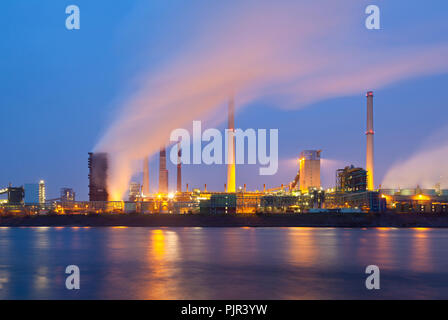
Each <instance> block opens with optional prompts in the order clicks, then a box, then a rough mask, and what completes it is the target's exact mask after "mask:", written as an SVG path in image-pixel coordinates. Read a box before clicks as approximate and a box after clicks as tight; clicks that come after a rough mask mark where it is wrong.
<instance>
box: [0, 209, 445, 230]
mask: <svg viewBox="0 0 448 320" xmlns="http://www.w3.org/2000/svg"><path fill="white" fill-rule="evenodd" d="M117 226H124V227H327V228H328V227H339V228H375V227H395V228H415V227H422V228H423V227H424V228H448V215H441V214H422V213H420V214H417V213H393V212H390V213H389V212H387V213H304V214H257V215H255V214H252V215H243V214H238V215H236V214H232V215H230V214H227V215H224V214H222V215H210V214H209V215H200V214H88V215H83V214H76V215H36V216H17V215H10V216H0V227H117Z"/></svg>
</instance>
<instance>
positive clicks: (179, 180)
mask: <svg viewBox="0 0 448 320" xmlns="http://www.w3.org/2000/svg"><path fill="white" fill-rule="evenodd" d="M181 157H182V150H181V148H180V141H179V142H178V143H177V192H182V164H181Z"/></svg>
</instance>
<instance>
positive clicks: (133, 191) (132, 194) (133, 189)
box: [129, 182, 142, 201]
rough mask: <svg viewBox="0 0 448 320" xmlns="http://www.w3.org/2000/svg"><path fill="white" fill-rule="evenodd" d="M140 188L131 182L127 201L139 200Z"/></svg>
mask: <svg viewBox="0 0 448 320" xmlns="http://www.w3.org/2000/svg"><path fill="white" fill-rule="evenodd" d="M141 190H142V186H141V185H140V183H138V182H131V183H130V185H129V201H137V200H138V199H139V198H141V196H142V194H141Z"/></svg>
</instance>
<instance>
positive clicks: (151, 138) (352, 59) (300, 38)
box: [95, 0, 448, 199]
mask: <svg viewBox="0 0 448 320" xmlns="http://www.w3.org/2000/svg"><path fill="white" fill-rule="evenodd" d="M297 2H298V1H288V0H280V1H275V2H274V1H263V0H261V1H238V2H236V1H231V3H229V4H228V6H229V8H231V10H230V9H229V8H227V10H220V11H219V12H215V11H214V10H213V4H211V2H209V1H207V2H206V3H204V4H203V5H204V6H203V7H201V11H203V12H204V15H203V16H201V18H200V19H199V18H198V21H196V22H197V25H196V27H195V30H196V31H195V32H192V33H191V34H192V35H194V36H192V38H191V39H187V41H186V43H188V45H187V46H182V49H181V50H179V52H178V54H177V56H175V57H170V59H169V61H166V62H165V63H164V65H163V66H161V67H159V68H158V69H157V72H151V73H149V72H148V73H147V74H142V75H140V79H141V80H140V90H138V91H137V92H135V93H134V94H133V95H132V96H130V97H128V99H126V100H125V101H124V103H123V105H122V106H121V108H120V110H121V112H120V113H119V114H118V116H117V120H116V121H114V122H113V123H112V124H111V125H110V127H109V129H108V130H107V131H106V132H105V134H104V136H103V137H102V139H101V140H100V141H99V143H98V145H97V146H96V148H95V149H96V151H103V152H108V153H109V154H110V162H111V163H110V173H109V186H108V187H109V192H110V195H111V198H112V199H120V198H122V196H123V195H124V193H125V191H126V190H127V186H128V183H129V180H130V178H131V177H132V175H133V174H134V173H135V172H136V171H138V170H141V168H139V167H138V166H136V165H135V163H136V162H137V161H139V160H141V159H143V157H144V156H146V155H148V154H149V155H151V154H154V153H156V152H158V150H159V148H160V146H161V145H163V144H165V143H167V140H168V137H169V135H170V132H171V130H173V129H175V128H189V127H190V126H191V122H192V120H201V119H207V118H208V117H209V116H210V115H211V114H214V113H216V110H217V109H218V108H220V107H222V106H223V105H224V104H225V103H226V102H227V100H228V98H229V96H230V95H235V98H236V105H237V107H244V106H245V105H247V104H249V103H253V102H254V101H259V100H261V99H269V101H275V103H276V104H278V105H279V107H285V108H300V107H303V106H305V105H306V104H309V103H311V102H315V101H318V100H322V99H328V98H332V97H338V96H346V95H353V94H357V95H359V94H361V93H364V92H365V91H366V90H368V89H369V90H370V89H372V90H374V89H378V88H380V87H381V86H385V85H388V84H390V83H393V82H396V81H399V80H401V79H406V78H408V77H413V76H420V75H425V74H431V73H436V72H437V73H440V72H446V71H447V70H448V61H447V59H446V56H447V54H448V48H447V46H446V45H433V46H432V47H428V45H425V46H421V47H420V46H418V45H407V46H406V47H392V46H391V45H390V44H388V45H387V47H386V46H385V45H381V42H375V41H373V42H374V43H370V42H369V35H371V34H370V33H369V32H375V31H368V30H366V29H365V27H364V21H363V18H364V8H363V6H362V5H360V4H359V1H355V0H353V1H345V2H344V5H343V6H341V5H340V4H338V3H336V1H330V0H327V1H313V2H311V1H306V2H305V1H303V2H304V3H301V4H300V3H297ZM221 6H222V4H221ZM221 9H222V8H221ZM197 26H199V27H197ZM198 30H199V31H198ZM167 32H171V33H173V32H174V33H175V31H173V29H168V30H167ZM171 36H173V35H172V34H171ZM174 36H175V34H174ZM151 63H153V62H151V61H149V62H148V64H151ZM220 120H221V121H225V117H223V118H222V119H220Z"/></svg>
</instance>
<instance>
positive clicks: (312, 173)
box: [299, 150, 322, 192]
mask: <svg viewBox="0 0 448 320" xmlns="http://www.w3.org/2000/svg"><path fill="white" fill-rule="evenodd" d="M321 152H322V150H304V151H302V152H301V153H300V159H299V188H300V191H302V192H306V191H308V189H312V188H317V189H319V188H320V187H321V185H320V154H321Z"/></svg>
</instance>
